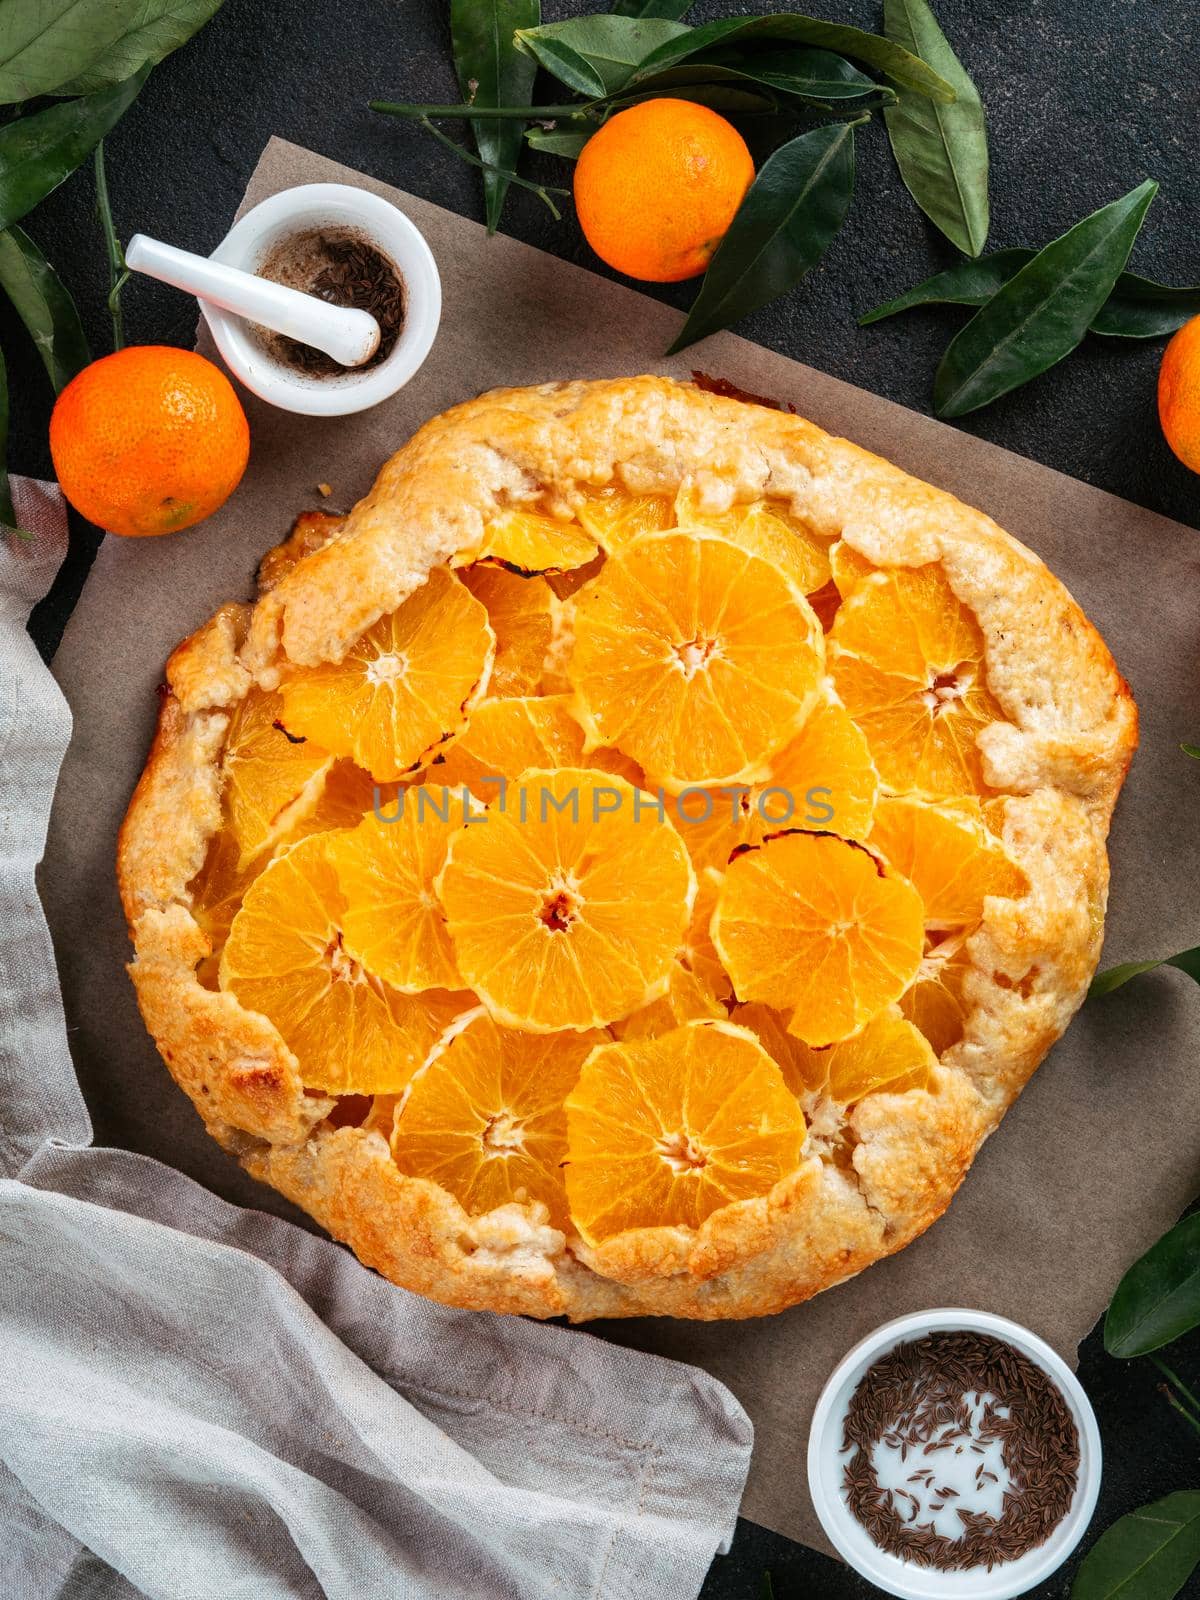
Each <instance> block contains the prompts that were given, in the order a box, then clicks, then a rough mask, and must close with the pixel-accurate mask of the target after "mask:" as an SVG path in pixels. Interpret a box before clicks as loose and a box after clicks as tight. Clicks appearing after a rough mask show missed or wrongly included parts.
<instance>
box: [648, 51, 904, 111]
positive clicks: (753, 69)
mask: <svg viewBox="0 0 1200 1600" xmlns="http://www.w3.org/2000/svg"><path fill="white" fill-rule="evenodd" d="M738 82H740V83H761V84H763V85H765V86H766V87H767V88H769V89H774V90H777V91H778V92H779V93H780V94H789V95H794V96H795V97H796V98H797V99H798V100H803V101H804V102H805V103H806V104H809V105H817V106H827V105H829V104H830V103H831V102H832V101H841V100H858V99H861V98H862V96H863V95H867V94H876V93H879V92H880V89H881V86H880V85H879V84H877V83H876V82H875V80H874V78H868V77H867V76H866V74H865V73H862V72H859V71H858V70H857V68H855V67H852V66H851V65H850V63H849V62H848V61H846V60H844V59H843V57H841V56H835V55H832V54H831V53H830V52H829V51H828V50H805V49H795V50H787V49H783V50H773V51H772V52H771V53H770V54H769V55H763V54H761V53H758V52H753V51H741V50H730V51H726V52H724V53H723V54H722V55H720V56H719V57H715V58H709V57H705V58H704V60H702V61H684V62H681V63H680V65H679V66H677V67H665V68H664V69H663V71H662V72H656V73H655V74H654V76H653V77H652V78H643V79H639V81H638V89H639V90H643V89H644V90H647V91H649V90H654V91H660V90H664V89H671V90H672V91H674V90H676V89H677V87H678V86H680V85H685V86H686V85H689V84H710V83H738ZM883 92H885V93H890V92H891V91H883Z"/></svg>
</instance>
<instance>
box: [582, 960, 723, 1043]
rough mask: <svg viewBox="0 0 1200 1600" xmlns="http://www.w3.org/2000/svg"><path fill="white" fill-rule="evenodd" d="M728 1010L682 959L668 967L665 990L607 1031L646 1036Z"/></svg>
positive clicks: (618, 1035)
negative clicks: (658, 997) (668, 980)
mask: <svg viewBox="0 0 1200 1600" xmlns="http://www.w3.org/2000/svg"><path fill="white" fill-rule="evenodd" d="M727 1017H728V1012H727V1011H726V1010H725V1007H724V1006H723V1005H722V1004H721V1002H720V1001H719V1000H718V999H716V998H715V996H714V995H713V994H712V993H711V991H710V990H709V989H708V988H707V987H706V986H705V984H704V983H702V982H701V980H700V979H699V978H698V977H697V976H696V975H695V973H693V972H691V971H689V969H688V968H687V967H685V966H684V965H683V963H682V962H676V963H675V965H674V967H672V969H671V978H670V982H669V983H668V985H667V992H666V994H664V995H663V996H661V998H660V999H658V1000H652V1001H651V1002H650V1004H649V1005H648V1006H643V1007H642V1008H641V1010H640V1011H635V1012H633V1013H632V1015H631V1016H628V1017H626V1018H625V1019H624V1020H623V1021H621V1022H614V1023H613V1024H612V1027H611V1028H610V1030H609V1031H610V1032H611V1033H612V1034H613V1035H614V1036H615V1037H616V1038H618V1039H647V1038H655V1037H657V1036H658V1035H659V1034H662V1033H669V1032H670V1031H671V1029H672V1028H678V1027H679V1026H680V1025H681V1024H682V1023H684V1022H699V1021H703V1020H705V1019H708V1018H717V1019H719V1020H720V1021H722V1022H724V1021H725V1020H726V1018H727Z"/></svg>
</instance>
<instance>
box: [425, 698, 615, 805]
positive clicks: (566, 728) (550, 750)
mask: <svg viewBox="0 0 1200 1600" xmlns="http://www.w3.org/2000/svg"><path fill="white" fill-rule="evenodd" d="M583 764H584V762H583V729H582V728H581V727H580V726H579V724H578V723H577V722H576V721H575V718H574V717H573V716H572V715H571V697H570V695H565V694H547V695H540V696H539V695H515V696H513V697H512V698H511V699H508V700H483V701H481V702H480V703H479V705H477V706H476V707H475V708H474V710H473V711H472V712H471V720H470V722H469V723H468V725H467V731H466V732H465V733H464V734H461V735H460V736H459V738H457V739H456V740H455V741H454V743H453V744H452V745H450V746H449V747H448V748H447V750H446V753H445V755H444V756H440V757H438V758H437V759H435V761H434V763H433V766H432V767H431V769H430V772H431V775H432V777H433V779H434V781H435V782H437V783H444V784H447V785H448V786H449V787H451V788H454V789H469V790H470V791H471V793H472V794H473V795H474V796H475V797H476V799H478V800H483V801H485V802H487V803H489V804H490V803H491V802H492V801H493V800H497V799H499V798H500V795H501V791H502V790H503V788H504V780H505V779H510V780H511V779H513V778H519V777H520V776H521V774H522V773H523V772H527V771H528V770H529V769H530V768H531V767H577V766H582V765H583Z"/></svg>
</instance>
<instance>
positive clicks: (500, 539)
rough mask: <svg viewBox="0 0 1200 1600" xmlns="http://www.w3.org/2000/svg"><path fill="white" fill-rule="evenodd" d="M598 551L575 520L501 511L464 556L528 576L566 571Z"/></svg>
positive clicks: (597, 547) (526, 512) (588, 534)
mask: <svg viewBox="0 0 1200 1600" xmlns="http://www.w3.org/2000/svg"><path fill="white" fill-rule="evenodd" d="M598 554H599V546H598V545H597V543H596V541H595V539H593V538H592V536H591V534H590V533H587V532H586V531H585V530H584V529H583V528H581V527H580V526H579V524H578V523H577V522H562V521H560V520H559V519H558V518H557V517H547V516H544V515H543V514H542V513H541V512H539V511H502V512H501V513H500V514H499V516H496V517H493V518H492V520H491V522H489V523H488V525H487V527H486V528H485V529H484V530H483V543H482V544H481V545H480V547H479V549H478V550H476V551H474V552H473V554H472V555H471V556H470V557H468V558H467V559H468V560H470V561H472V562H476V561H491V562H495V563H496V564H497V565H499V566H502V567H507V568H508V569H509V571H510V572H516V573H520V574H521V575H522V576H524V577H530V576H532V575H533V574H534V573H540V572H570V571H572V569H573V568H575V567H582V566H586V564H587V563H588V562H589V561H594V560H595V559H596V556H597V555H598ZM456 564H457V563H456Z"/></svg>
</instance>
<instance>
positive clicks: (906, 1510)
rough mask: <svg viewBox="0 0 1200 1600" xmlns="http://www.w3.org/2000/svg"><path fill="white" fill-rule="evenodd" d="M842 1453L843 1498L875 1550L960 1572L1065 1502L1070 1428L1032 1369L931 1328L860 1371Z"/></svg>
mask: <svg viewBox="0 0 1200 1600" xmlns="http://www.w3.org/2000/svg"><path fill="white" fill-rule="evenodd" d="M842 1447H843V1449H844V1450H848V1451H852V1452H853V1454H852V1455H851V1456H850V1458H849V1460H848V1461H847V1462H846V1465H845V1469H844V1473H843V1489H844V1492H845V1495H846V1500H847V1503H848V1505H849V1507H850V1509H851V1511H852V1512H853V1513H854V1515H855V1516H856V1517H857V1518H858V1520H859V1521H860V1522H861V1523H862V1525H863V1527H864V1528H866V1530H867V1532H868V1533H869V1534H870V1536H871V1538H872V1539H873V1540H874V1541H875V1543H876V1544H877V1545H878V1546H879V1547H880V1549H882V1550H886V1551H887V1552H889V1553H890V1554H891V1555H895V1556H900V1557H902V1558H903V1559H904V1560H906V1561H911V1562H913V1563H915V1564H916V1565H917V1566H922V1567H936V1568H938V1569H940V1570H941V1571H943V1572H958V1571H962V1570H964V1569H965V1568H967V1567H977V1566H982V1567H986V1568H987V1569H988V1570H989V1571H990V1570H991V1569H992V1567H994V1566H995V1565H996V1564H997V1563H998V1562H1002V1561H1015V1560H1016V1559H1017V1558H1018V1557H1019V1556H1023V1555H1025V1554H1026V1553H1027V1552H1028V1551H1030V1550H1033V1549H1035V1548H1036V1547H1037V1546H1038V1545H1040V1544H1044V1543H1045V1541H1046V1539H1047V1538H1048V1537H1049V1536H1050V1534H1051V1533H1052V1532H1053V1531H1054V1529H1055V1528H1056V1527H1057V1526H1058V1524H1059V1523H1060V1522H1061V1521H1062V1519H1063V1517H1064V1516H1065V1515H1066V1514H1067V1512H1068V1510H1069V1509H1070V1506H1071V1501H1072V1499H1073V1498H1074V1494H1075V1488H1076V1484H1077V1482H1078V1477H1079V1433H1078V1430H1077V1428H1076V1426H1075V1419H1074V1418H1073V1417H1072V1415H1071V1411H1070V1408H1069V1407H1068V1405H1067V1403H1066V1401H1065V1400H1064V1399H1063V1396H1062V1394H1061V1392H1060V1391H1059V1389H1058V1388H1057V1387H1056V1385H1055V1384H1054V1383H1053V1382H1052V1381H1051V1379H1050V1378H1049V1377H1048V1376H1047V1374H1046V1373H1045V1372H1044V1371H1043V1370H1042V1368H1041V1367H1039V1366H1037V1365H1036V1363H1035V1362H1033V1361H1030V1360H1029V1358H1028V1357H1027V1356H1024V1355H1022V1354H1021V1352H1020V1351H1019V1350H1014V1349H1013V1347H1012V1346H1011V1345H1008V1344H1004V1343H1002V1342H1001V1341H1000V1340H998V1339H992V1338H989V1337H987V1336H986V1335H984V1334H979V1333H970V1332H965V1331H964V1332H955V1333H931V1334H928V1335H926V1337H925V1338H923V1339H915V1340H911V1341H909V1342H908V1343H907V1344H902V1345H899V1346H897V1348H896V1349H895V1350H892V1351H890V1352H889V1353H888V1354H887V1355H886V1356H883V1357H882V1358H881V1359H880V1360H879V1361H877V1362H875V1364H874V1365H873V1366H872V1367H870V1368H868V1370H867V1371H866V1373H864V1375H863V1377H862V1379H861V1381H860V1382H859V1385H858V1387H857V1389H855V1391H854V1394H853V1396H852V1398H851V1401H850V1405H849V1408H848V1410H847V1412H846V1419H845V1424H844V1429H843V1440H842Z"/></svg>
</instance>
